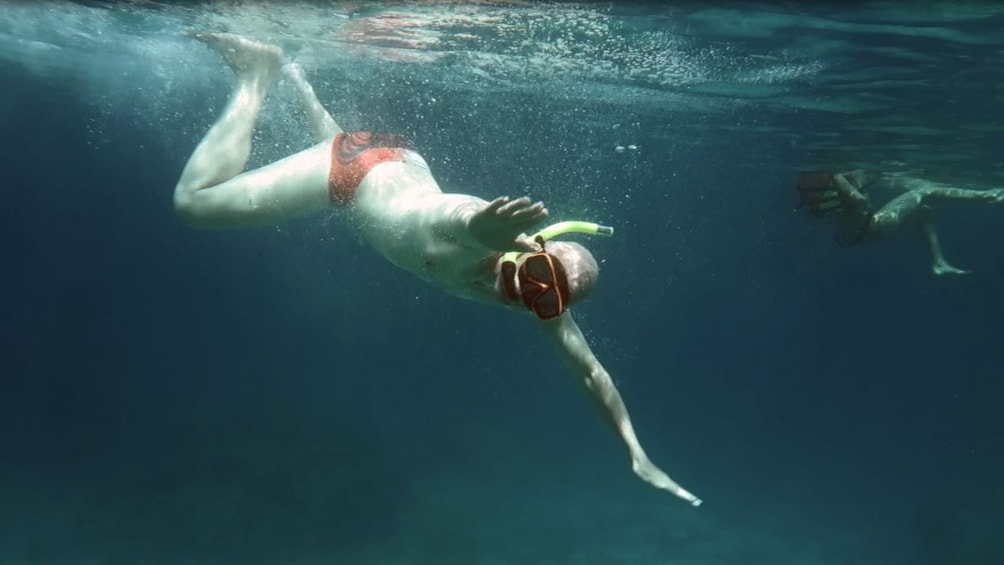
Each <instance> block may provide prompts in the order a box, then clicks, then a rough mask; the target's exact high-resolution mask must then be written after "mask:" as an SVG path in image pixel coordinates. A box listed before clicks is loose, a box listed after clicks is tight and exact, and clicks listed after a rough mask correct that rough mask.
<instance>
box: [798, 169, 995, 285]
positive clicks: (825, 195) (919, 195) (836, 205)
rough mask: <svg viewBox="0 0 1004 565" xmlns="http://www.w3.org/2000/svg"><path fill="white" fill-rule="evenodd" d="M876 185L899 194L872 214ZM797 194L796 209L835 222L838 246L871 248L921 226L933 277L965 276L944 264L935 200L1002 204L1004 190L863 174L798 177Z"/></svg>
mask: <svg viewBox="0 0 1004 565" xmlns="http://www.w3.org/2000/svg"><path fill="white" fill-rule="evenodd" d="M878 183H885V184H886V185H887V188H891V189H893V190H894V191H895V192H898V193H900V194H899V195H898V196H896V197H895V198H893V199H892V200H890V201H889V202H887V203H886V204H885V205H884V206H882V207H881V208H878V209H877V210H876V209H875V208H874V207H873V206H872V203H871V199H870V198H869V197H868V193H869V192H870V191H871V189H872V188H873V187H874V186H876V185H877V184H878ZM797 188H798V192H799V196H800V198H801V201H800V204H799V206H800V207H805V208H806V209H807V210H808V211H809V212H810V213H812V214H813V215H815V216H818V217H826V218H833V219H835V220H836V224H837V235H836V237H835V239H836V241H837V243H839V244H841V245H847V246H854V245H862V244H865V243H872V242H875V241H880V240H882V239H885V238H886V237H888V236H889V235H891V234H892V233H894V232H896V231H897V230H899V228H901V227H903V226H909V225H916V226H919V227H920V228H921V230H922V231H923V233H924V236H925V237H926V239H927V243H928V246H929V247H930V250H931V271H932V272H933V273H934V274H936V275H962V274H967V273H968V272H969V271H964V270H962V269H959V268H957V267H954V266H952V265H951V264H950V263H949V262H948V261H946V260H945V257H944V255H943V254H942V252H941V245H940V244H939V242H938V234H937V232H936V231H935V229H934V221H933V217H932V216H933V213H932V210H931V207H930V206H929V204H930V203H931V202H934V201H936V200H979V201H983V202H990V203H994V204H1000V203H1001V202H1004V189H994V190H970V189H965V188H956V187H953V186H947V185H944V184H940V183H936V182H932V181H928V180H924V179H921V178H916V177H912V176H908V175H905V174H901V173H873V172H868V171H864V170H861V169H857V170H853V171H849V172H845V173H835V174H834V173H829V172H818V171H816V172H803V173H799V174H798V182H797Z"/></svg>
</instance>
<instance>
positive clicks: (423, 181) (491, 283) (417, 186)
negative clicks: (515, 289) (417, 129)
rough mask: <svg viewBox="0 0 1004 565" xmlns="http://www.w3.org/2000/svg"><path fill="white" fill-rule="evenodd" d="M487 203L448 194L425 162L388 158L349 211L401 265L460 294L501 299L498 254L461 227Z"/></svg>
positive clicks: (372, 240) (374, 242)
mask: <svg viewBox="0 0 1004 565" xmlns="http://www.w3.org/2000/svg"><path fill="white" fill-rule="evenodd" d="M486 204H487V202H486V201H485V200H483V199H481V198H477V197H475V196H470V195H466V194H447V193H443V191H442V190H441V189H440V188H439V185H438V184H437V183H436V181H435V179H433V177H432V175H431V173H430V172H429V170H428V169H427V168H425V167H422V166H419V165H415V164H410V163H402V162H385V163H381V164H379V165H377V166H376V167H374V168H373V169H372V170H371V171H370V172H369V173H368V174H367V175H366V177H365V178H364V179H363V181H362V182H361V183H360V185H359V188H358V189H357V191H356V195H355V198H354V200H353V202H352V204H351V205H350V206H349V216H350V218H351V221H352V224H353V227H354V228H355V229H356V230H357V231H358V232H359V233H360V235H361V236H362V238H363V239H364V240H365V241H366V242H367V243H369V244H370V245H371V246H372V247H373V248H375V249H376V250H377V251H378V252H380V254H382V255H383V256H384V257H386V258H387V259H388V260H389V261H390V262H392V263H394V264H395V265H397V266H398V267H401V268H403V269H405V270H407V271H409V272H411V273H414V274H415V275H417V276H418V277H420V278H422V279H423V280H425V281H427V282H429V283H430V284H432V285H434V286H436V287H437V288H440V289H442V290H443V291H444V292H447V293H449V294H452V295H454V296H459V297H461V298H466V299H469V300H476V301H479V302H487V303H496V304H497V303H499V299H498V297H497V294H496V292H495V278H496V263H497V260H496V259H497V254H496V253H494V252H493V251H492V250H490V249H487V248H485V247H484V246H482V245H480V244H478V243H476V242H474V241H471V240H470V239H469V238H465V237H463V234H462V233H458V231H459V230H457V228H456V226H458V225H459V223H460V222H461V220H460V218H462V217H464V216H465V215H468V214H471V213H473V212H474V211H476V210H478V209H481V208H483V207H484V206H485V205H486Z"/></svg>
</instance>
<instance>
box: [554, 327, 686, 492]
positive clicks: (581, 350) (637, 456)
mask: <svg viewBox="0 0 1004 565" xmlns="http://www.w3.org/2000/svg"><path fill="white" fill-rule="evenodd" d="M541 326H542V327H543V329H544V332H545V333H546V334H547V335H548V336H549V337H550V338H551V339H552V340H553V342H554V344H555V345H556V346H557V348H558V351H559V352H560V353H561V356H562V358H563V359H564V361H565V362H566V364H568V366H569V367H570V368H571V369H572V371H573V373H574V374H575V375H576V376H577V377H579V378H580V379H582V382H583V384H585V385H586V389H588V390H589V392H590V394H591V395H592V397H593V399H595V400H596V402H597V403H598V404H599V407H600V410H601V411H603V414H604V416H605V417H606V418H607V420H608V421H609V422H610V423H611V424H612V425H613V426H614V428H615V429H616V430H617V433H618V434H620V437H621V440H622V441H623V442H624V445H625V446H626V447H627V449H628V454H629V455H630V456H631V467H632V469H633V470H634V472H635V474H637V475H638V476H639V477H641V479H642V480H644V481H646V482H648V483H649V484H651V485H652V486H654V487H656V488H660V489H662V490H666V491H669V492H671V493H673V494H675V495H676V496H678V497H680V498H682V499H684V500H686V501H687V502H689V503H691V504H692V505H694V506H699V505H700V504H701V499H699V498H697V497H696V496H694V495H693V494H691V493H690V492H688V491H687V490H686V489H684V488H683V487H681V486H680V485H678V484H676V482H675V481H673V479H671V478H669V475H667V474H666V473H664V472H663V471H662V469H659V468H658V467H657V466H656V465H655V464H654V463H652V462H651V461H650V460H649V458H648V455H646V454H645V450H644V449H642V447H641V443H640V442H639V441H638V437H637V436H636V435H635V432H634V426H632V425H631V417H630V416H629V415H628V411H627V407H626V406H625V405H624V401H623V400H622V399H621V395H620V393H619V392H618V391H617V387H616V386H614V383H613V380H611V378H610V375H609V374H608V373H607V371H606V369H604V368H603V366H602V365H600V362H599V360H597V359H596V356H595V355H593V352H592V350H591V349H590V348H589V344H588V343H586V338H585V336H583V335H582V331H581V330H579V326H578V324H576V323H575V320H574V319H572V314H571V312H565V313H564V314H563V315H561V316H560V317H558V318H556V319H553V320H547V321H543V322H541Z"/></svg>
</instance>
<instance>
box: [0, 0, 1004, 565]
mask: <svg viewBox="0 0 1004 565" xmlns="http://www.w3.org/2000/svg"><path fill="white" fill-rule="evenodd" d="M1002 25H1004V8H1002V7H998V6H996V5H995V4H992V3H985V2H970V3H960V2H935V1H925V2H913V3H906V2H904V3H898V2H885V1H864V2H858V3H853V4H847V5H846V6H845V5H844V4H843V3H836V2H834V3H813V4H811V5H810V4H809V3H748V2H718V3H714V2H710V3H709V2H692V3H678V2H673V3H665V4H664V5H661V6H660V5H657V4H646V5H644V6H642V5H641V4H635V3H630V4H620V3H601V2H588V3H546V4H545V3H532V2H407V3H398V2H386V3H384V2H380V3H377V2H313V3H306V2H300V3H280V2H275V3H269V2H246V1H228V2H203V3H198V4H196V3H182V4H177V5H175V4H168V3H160V2H150V1H134V2H114V3H111V2H108V3H105V2H13V1H12V2H5V3H3V4H0V84H2V85H3V88H0V101H2V104H0V124H2V129H0V131H2V132H3V139H2V146H3V150H2V151H0V162H2V163H3V171H4V175H3V181H2V185H3V189H2V190H3V195H4V204H3V206H2V207H0V210H2V211H0V216H2V221H0V230H2V234H3V236H4V241H6V245H5V246H4V248H5V249H7V251H8V255H7V256H6V257H5V260H4V261H3V264H4V268H3V275H2V276H0V281H2V282H0V290H2V292H0V320H2V324H0V330H2V340H0V347H2V352H0V353H2V354H0V564H3V565H29V564H30V565H36V564H38V565H49V564H52V565H63V564H67V565H69V564H74V565H76V564H109V565H110V564H118V563H148V564H158V565H159V564H172V565H173V564H182V563H184V564H214V565H215V564H269V565H271V564H297V565H300V564H302V565H308V564H321V563H324V564H330V563H337V564H367V565H368V564H374V565H392V564H393V565H399V564H400V565H405V564H409V565H410V564H418V565H426V564H429V565H431V564H436V565H454V564H456V565H474V564H483V565H508V564H513V565H516V564H518V565H524V564H576V565H594V564H604V565H615V564H624V565H636V564H638V565H641V564H644V565H748V564H754V565H789V564H791V565H795V564H798V565H838V564H839V565H847V564H852V565H871V564H876V565H877V564H882V565H942V564H953V565H992V564H1000V563H1004V541H1002V539H1004V538H1002V537H1001V536H1000V535H999V532H1000V531H1001V529H1002V528H1004V487H1002V486H1001V481H1000V480H999V479H1000V477H1001V476H1004V413H1002V411H1001V409H1000V399H1001V396H1002V393H1004V382H1002V379H1004V376H1002V370H1001V368H1000V367H1001V363H1000V359H999V352H1000V351H1001V335H1002V333H1001V329H1000V327H1001V322H1002V320H1004V298H1002V296H1004V222H1002V219H1004V205H1002V206H999V207H998V206H992V205H986V204H982V203H974V202H938V203H936V204H934V205H933V207H934V208H935V217H936V221H937V225H938V229H939V234H940V236H941V242H942V245H943V247H944V250H945V253H946V255H947V256H948V257H949V259H950V260H951V261H952V262H953V263H955V264H957V265H959V266H961V267H964V268H966V269H971V270H972V273H971V274H969V275H966V276H962V277H948V278H946V277H935V276H932V275H931V273H930V269H929V258H928V254H927V250H926V248H925V245H924V242H923V240H922V238H921V237H920V236H919V235H918V234H919V231H917V230H912V229H911V230H905V231H904V232H903V233H901V234H897V235H896V237H894V238H892V239H890V240H889V241H887V242H883V243H882V244H881V245H874V246H862V247H858V248H845V247H840V246H838V245H835V244H834V242H833V239H832V229H831V226H829V225H828V224H826V223H825V222H823V221H821V220H819V219H817V218H814V217H812V216H810V215H808V214H806V213H804V212H803V211H796V210H795V209H794V208H795V205H796V204H797V201H798V199H797V193H796V190H795V176H796V172H797V171H803V170H831V171H840V170H850V169H853V168H859V167H861V168H867V169H871V170H878V171H884V172H896V173H908V174H911V175H916V176H919V177H923V178H927V179H931V180H934V181H937V182H942V183H947V184H951V185H953V186H960V187H966V188H976V189H990V188H999V187H1004V159H1002V157H1001V153H1000V148H1001V147H1004V112H1002V110H1001V108H1002V103H1004V90H1002V85H1004V35H1002V34H1001V32H1000V30H1001V26H1002ZM193 31H228V32H234V33H240V34H244V35H247V36H248V37H252V38H255V39H258V40H262V41H268V42H272V43H275V44H277V45H279V46H281V47H282V48H283V49H284V51H285V53H286V56H287V58H288V59H290V60H293V61H297V62H299V63H300V64H301V65H302V66H303V68H304V69H305V71H306V75H307V78H308V79H309V80H310V81H311V82H312V83H313V85H314V87H315V89H316V90H317V92H318V95H319V97H320V99H321V100H322V102H324V104H325V105H326V107H328V108H329V109H330V111H331V112H332V114H333V115H334V116H335V118H336V119H337V120H338V121H339V123H340V124H341V125H342V126H343V127H344V128H345V129H347V130H353V129H362V130H373V131H393V132H400V133H404V134H406V135H408V136H409V137H411V138H412V139H413V140H414V142H415V144H416V146H417V147H418V148H419V149H420V151H421V153H422V155H423V156H424V157H425V159H426V160H427V161H428V162H429V164H430V167H431V169H432V171H433V173H434V174H435V175H436V177H437V179H438V180H439V182H440V184H441V186H442V187H443V189H444V190H445V191H448V192H467V193H470V194H475V195H478V196H481V197H483V198H486V199H490V198H493V197H495V196H497V195H501V194H510V195H513V196H518V195H522V194H530V195H532V196H533V197H535V198H540V199H543V200H544V201H545V202H546V203H547V205H548V208H549V210H550V212H551V217H552V218H553V219H555V220H563V219H587V220H595V221H599V222H603V223H606V224H609V225H612V226H614V227H615V229H616V234H615V236H614V237H612V238H602V239H599V238H594V239H589V240H585V239H583V240H581V241H582V242H583V243H585V244H587V245H589V247H590V248H591V249H592V250H593V252H594V254H595V255H596V257H597V259H598V260H599V261H600V264H601V276H600V280H599V282H598V285H597V287H596V290H595V292H594V293H593V295H592V296H591V297H590V299H589V300H587V301H586V302H584V303H582V304H580V305H576V306H575V307H574V311H575V313H576V317H577V319H578V321H579V323H580V325H581V326H582V328H583V331H584V332H585V334H586V336H587V338H588V339H589V341H590V344H591V345H592V348H593V350H594V351H595V353H596V354H597V355H598V357H599V359H600V360H601V361H602V362H603V364H604V366H605V367H606V368H607V369H608V370H609V371H610V373H611V374H612V375H613V377H614V379H615V381H616V383H617V385H618V387H619V389H620V391H621V393H622V395H623V396H624V399H625V401H626V403H627V406H628V408H629V410H630V411H631V415H632V418H633V420H634V424H635V428H636V429H637V431H638V434H639V437H640V439H641V442H642V444H643V445H644V446H645V448H646V450H647V452H648V454H649V455H650V456H651V457H652V459H653V461H654V462H655V463H656V464H658V465H660V466H661V467H663V468H664V469H665V470H666V471H667V472H668V473H669V474H670V475H671V476H672V477H673V478H674V479H676V480H678V481H679V482H680V483H681V484H682V485H683V486H685V487H686V488H688V489H689V490H691V491H693V492H694V493H695V494H697V495H698V496H700V497H701V498H702V499H703V500H704V504H703V505H702V506H700V507H699V508H693V507H691V506H689V505H687V504H686V503H685V502H682V501H680V500H678V499H676V498H674V497H673V496H671V495H669V494H666V493H664V492H662V491H659V490H656V489H653V488H651V487H650V486H648V485H646V484H645V483H643V482H642V481H640V480H638V479H637V478H636V477H635V476H634V475H633V474H632V472H631V467H630V462H629V460H628V458H627V456H626V454H625V453H624V451H623V448H622V446H621V444H620V442H619V441H618V439H617V437H616V435H615V434H614V433H612V432H611V430H610V429H609V427H608V426H607V425H606V424H605V423H604V422H603V421H602V420H601V418H600V417H598V415H597V413H596V411H595V409H594V407H593V406H592V405H591V404H590V401H589V398H588V397H587V395H586V394H584V393H583V391H582V390H581V384H580V383H578V382H576V381H575V379H574V378H573V377H572V375H571V374H570V373H569V372H568V371H567V370H566V369H565V368H564V367H563V366H562V364H561V362H560V360H559V359H558V356H557V355H555V354H554V351H552V350H551V347H550V346H549V344H548V342H546V341H545V340H544V339H543V334H541V332H540V331H539V330H538V328H537V327H535V326H536V323H535V322H534V321H533V320H532V318H530V317H528V316H521V315H518V314H514V313H512V312H507V311H504V310H502V309H499V308H491V307H488V306H484V305H480V304H476V303H471V302H465V301H462V300H458V299H455V298H451V297H448V296H445V295H442V294H440V293H439V292H438V291H436V290H435V289H433V288H431V287H429V286H427V285H425V284H424V283H422V282H421V281H419V280H417V279H414V278H412V277H411V276H410V275H408V274H407V273H406V272H404V271H402V270H400V269H397V268H396V267H394V266H392V265H390V264H388V263H386V262H385V261H383V260H382V259H381V258H379V257H378V256H377V255H376V254H375V253H374V252H372V251H371V250H370V249H368V248H367V247H365V246H364V245H362V244H361V243H360V242H359V241H358V239H357V238H356V236H355V235H354V234H353V233H352V232H351V231H350V230H349V229H347V227H346V226H345V225H343V224H342V223H341V222H340V221H339V217H338V215H337V214H335V213H334V212H333V213H331V214H322V215H319V216H310V217H305V218H302V219H298V220H296V221H293V222H290V223H288V224H284V225H281V226H276V227H274V228H269V229H257V230H235V231H197V230H192V229H189V228H187V227H185V226H184V225H182V224H181V222H179V221H178V219H177V218H176V217H175V215H174V213H173V210H172V200H171V196H172V191H173V189H174V186H175V183H176V182H177V180H178V175H179V173H180V171H181V169H182V167H183V166H184V164H185V162H186V160H187V159H188V156H189V155H190V154H191V151H192V150H193V149H194V147H195V145H196V144H197V143H198V142H199V140H200V139H201V136H202V135H203V134H204V133H205V132H206V130H207V129H208V127H209V126H210V125H211V124H212V122H213V121H214V120H215V119H216V117H217V116H218V115H219V113H220V112H221V110H222V108H223V106H224V104H225V103H226V100H227V97H228V95H229V91H230V88H231V87H232V85H233V76H232V73H231V72H230V71H229V70H228V69H227V68H226V66H225V65H224V64H223V63H222V61H221V60H220V58H219V57H218V56H217V55H216V54H215V53H213V52H212V51H210V50H209V49H208V48H207V47H206V46H205V45H203V44H202V43H200V42H198V41H196V40H194V39H192V38H190V37H188V36H187V35H185V34H186V32H193ZM308 144H309V141H308V139H307V136H306V134H305V121H304V119H303V116H302V115H301V114H300V113H299V111H298V109H297V107H296V104H295V101H294V98H293V96H292V90H291V88H290V86H289V85H288V84H285V83H284V82H282V81H280V82H279V83H278V84H276V85H275V87H274V89H273V91H272V93H271V95H270V97H269V99H268V101H267V102H266V105H265V109H264V111H263V114H262V117H261V122H260V128H259V130H258V132H257V133H256V135H255V139H254V146H253V149H252V156H251V162H250V163H249V166H250V167H257V166H261V165H264V164H267V163H269V162H272V161H274V160H277V159H280V158H282V157H284V156H286V155H288V154H291V153H293V152H295V151H299V150H300V149H303V148H305V147H306V146H307V145H308Z"/></svg>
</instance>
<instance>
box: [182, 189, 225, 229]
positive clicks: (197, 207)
mask: <svg viewBox="0 0 1004 565" xmlns="http://www.w3.org/2000/svg"><path fill="white" fill-rule="evenodd" d="M199 200H200V198H199V197H198V196H196V194H193V193H192V192H189V191H184V190H176V191H175V193H174V202H173V205H174V214H175V216H177V217H178V219H180V220H181V221H182V223H184V224H185V225H186V226H188V227H190V228H196V229H212V228H219V227H223V226H222V225H221V224H222V219H221V218H219V217H218V214H214V213H213V211H212V210H209V209H207V206H206V205H205V203H204V202H200V201H199Z"/></svg>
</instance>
